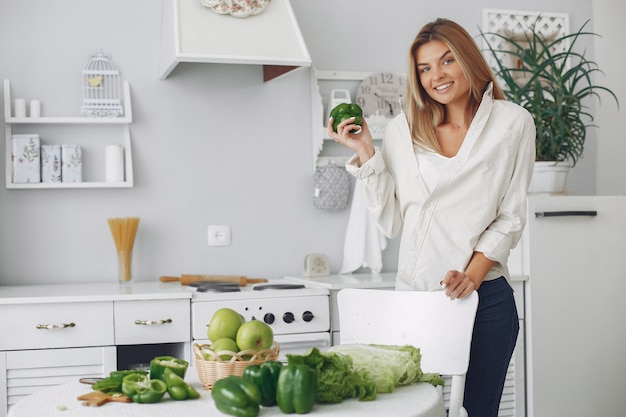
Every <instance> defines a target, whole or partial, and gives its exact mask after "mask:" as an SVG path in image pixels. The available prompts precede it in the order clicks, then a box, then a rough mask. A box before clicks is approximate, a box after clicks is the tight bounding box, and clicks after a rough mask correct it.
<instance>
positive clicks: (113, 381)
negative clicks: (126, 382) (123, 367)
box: [91, 370, 148, 394]
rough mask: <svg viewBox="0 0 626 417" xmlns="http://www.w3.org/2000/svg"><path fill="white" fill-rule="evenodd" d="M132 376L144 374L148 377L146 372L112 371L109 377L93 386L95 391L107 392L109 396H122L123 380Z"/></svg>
mask: <svg viewBox="0 0 626 417" xmlns="http://www.w3.org/2000/svg"><path fill="white" fill-rule="evenodd" d="M130 374H142V375H147V374H148V373H147V372H146V371H131V370H127V371H111V372H110V373H109V375H108V376H107V377H106V378H104V379H101V380H100V381H98V382H96V383H95V384H93V385H92V386H91V388H92V389H93V390H94V391H101V392H106V393H108V394H121V393H122V379H124V377H125V376H126V375H130Z"/></svg>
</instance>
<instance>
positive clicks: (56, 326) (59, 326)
mask: <svg viewBox="0 0 626 417" xmlns="http://www.w3.org/2000/svg"><path fill="white" fill-rule="evenodd" d="M66 327H76V323H61V324H38V325H37V328H38V329H45V330H56V329H65V328H66Z"/></svg>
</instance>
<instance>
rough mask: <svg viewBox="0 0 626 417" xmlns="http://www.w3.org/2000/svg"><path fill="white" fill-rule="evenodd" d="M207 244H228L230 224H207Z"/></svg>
mask: <svg viewBox="0 0 626 417" xmlns="http://www.w3.org/2000/svg"><path fill="white" fill-rule="evenodd" d="M209 246H230V226H225V225H220V226H209Z"/></svg>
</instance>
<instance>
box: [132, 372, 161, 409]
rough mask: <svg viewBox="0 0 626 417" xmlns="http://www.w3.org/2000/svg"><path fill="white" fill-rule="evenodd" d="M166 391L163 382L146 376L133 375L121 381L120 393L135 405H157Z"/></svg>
mask: <svg viewBox="0 0 626 417" xmlns="http://www.w3.org/2000/svg"><path fill="white" fill-rule="evenodd" d="M166 391H167V385H166V384H165V382H163V381H161V380H160V379H149V378H148V377H147V376H146V375H142V374H138V373H134V374H129V375H126V376H125V377H124V379H122V393H123V394H124V395H126V396H127V397H129V398H130V399H131V400H133V402H136V403H158V402H159V401H161V399H162V398H163V396H164V395H165V392H166Z"/></svg>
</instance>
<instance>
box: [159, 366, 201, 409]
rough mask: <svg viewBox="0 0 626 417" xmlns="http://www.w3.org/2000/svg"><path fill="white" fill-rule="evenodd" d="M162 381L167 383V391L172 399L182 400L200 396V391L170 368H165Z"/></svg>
mask: <svg viewBox="0 0 626 417" xmlns="http://www.w3.org/2000/svg"><path fill="white" fill-rule="evenodd" d="M163 381H164V382H165V385H167V392H168V394H170V397H172V399H173V400H176V401H182V400H195V399H197V398H200V393H199V392H198V391H196V389H195V388H194V387H192V386H191V385H189V384H188V383H186V382H185V380H184V379H183V378H181V377H180V376H178V375H177V374H175V373H174V371H172V370H171V369H170V368H165V371H164V372H163Z"/></svg>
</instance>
